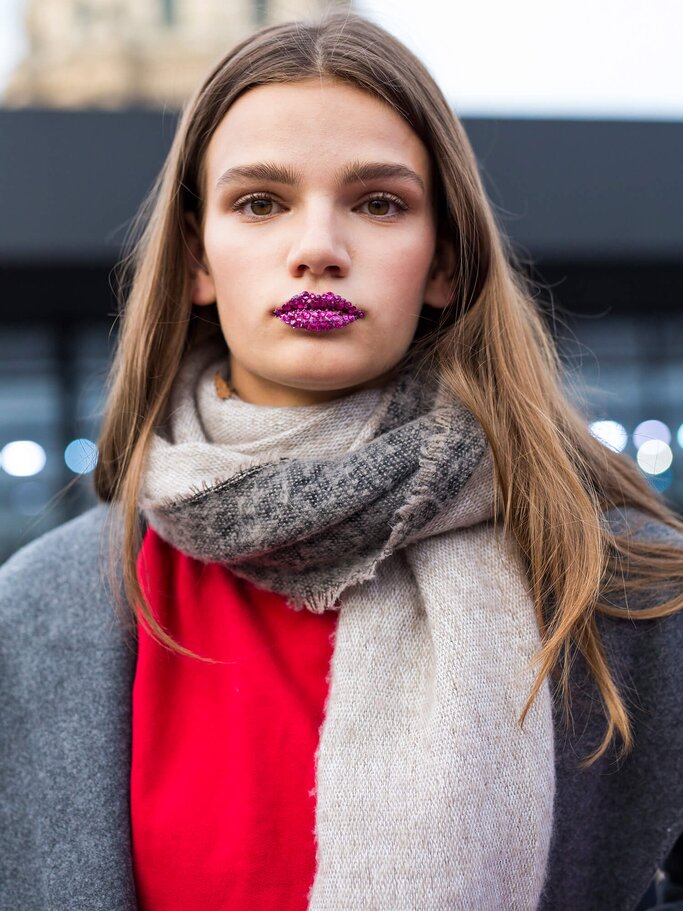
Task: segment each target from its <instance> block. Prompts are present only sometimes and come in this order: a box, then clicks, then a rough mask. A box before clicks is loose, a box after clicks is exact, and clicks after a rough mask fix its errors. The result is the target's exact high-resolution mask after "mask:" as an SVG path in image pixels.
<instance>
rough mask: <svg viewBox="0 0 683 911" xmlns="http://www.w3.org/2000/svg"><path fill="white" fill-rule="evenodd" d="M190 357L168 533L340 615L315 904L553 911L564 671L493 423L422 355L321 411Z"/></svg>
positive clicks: (164, 511) (202, 349) (322, 760)
mask: <svg viewBox="0 0 683 911" xmlns="http://www.w3.org/2000/svg"><path fill="white" fill-rule="evenodd" d="M226 363H227V354H226V351H225V347H224V345H223V343H222V341H221V342H220V343H216V342H209V343H205V344H202V345H200V346H198V347H196V348H195V349H194V350H193V351H192V352H191V353H190V354H188V355H187V356H186V358H185V360H184V362H183V364H182V367H181V370H180V372H179V374H178V378H177V380H176V383H175V384H174V388H173V391H172V395H171V399H170V402H169V409H168V412H167V415H166V419H165V421H164V424H163V425H162V426H160V427H159V428H158V429H157V433H156V434H155V436H154V439H153V442H152V446H151V448H150V451H149V454H148V462H147V465H146V472H145V477H144V484H143V489H142V496H141V502H140V506H141V509H142V511H143V513H144V515H145V517H146V519H147V521H148V522H149V523H150V525H151V526H152V527H153V528H154V529H155V530H156V531H157V532H158V533H159V534H160V535H161V536H162V537H163V538H164V539H165V540H167V541H169V542H170V543H171V544H173V545H174V546H176V547H177V548H179V549H180V550H182V551H184V552H185V553H188V554H190V555H192V556H194V557H196V558H198V559H201V560H204V561H207V562H214V561H216V562H220V563H223V564H225V565H226V566H228V567H230V569H231V570H232V571H233V572H234V573H235V574H237V575H239V576H242V577H244V578H247V579H250V580H251V581H253V582H254V583H256V584H257V585H260V586H262V587H264V588H266V589H269V590H272V591H276V592H280V593H282V594H283V595H285V596H286V598H287V600H288V603H289V604H290V606H291V607H292V608H294V609H308V610H312V611H315V612H321V611H324V610H329V609H338V610H340V615H339V622H338V627H337V634H336V640H335V650H334V656H333V661H332V668H331V681H330V691H329V697H328V703H327V706H326V713H325V721H324V724H323V727H322V729H321V733H320V744H319V749H318V753H317V756H316V770H317V775H316V782H317V785H316V798H317V800H316V838H317V845H318V855H317V872H316V877H315V881H314V883H313V887H312V890H311V894H310V899H309V909H310V911H340V909H342V908H343V909H345V911H355V909H358V911H370V909H377V911H404V909H405V911H408V909H414V908H417V907H419V908H420V909H422V911H446V909H468V911H491V909H493V908H500V909H520V911H532V909H535V908H536V907H537V905H538V902H539V898H540V894H541V890H542V885H543V881H544V877H545V866H546V861H547V855H548V849H549V842H550V833H551V829H552V808H553V795H554V768H553V756H554V752H553V727H552V713H551V701H550V694H549V690H548V687H547V684H546V685H544V687H543V688H542V689H541V691H540V693H539V695H538V697H537V698H536V700H535V702H534V703H533V706H532V709H531V711H530V712H529V714H528V716H527V719H526V721H525V725H524V728H523V729H521V728H520V727H519V725H518V723H517V719H518V718H519V715H520V713H521V711H522V708H523V706H524V704H525V702H526V699H527V698H528V695H529V692H530V690H531V686H532V683H533V679H534V675H533V670H532V668H531V659H532V658H533V656H534V655H535V653H536V651H537V649H538V647H539V644H540V640H539V633H538V629H537V625H536V619H535V612H534V607H533V603H532V600H531V598H530V596H529V593H528V583H527V580H526V577H525V574H524V570H523V566H522V563H521V560H520V558H519V555H518V553H517V551H516V550H515V548H514V547H513V545H512V543H511V542H510V541H509V540H507V539H506V538H504V536H503V534H502V532H501V531H500V529H498V528H495V527H494V525H493V524H492V523H491V522H490V521H488V520H490V519H491V509H492V507H491V491H492V486H491V484H492V478H491V460H490V453H489V450H488V446H487V443H486V440H485V437H484V435H483V432H482V430H481V428H480V427H479V425H478V424H477V422H476V421H475V420H474V418H473V417H472V415H470V414H469V413H468V412H467V411H466V410H465V409H464V408H463V407H462V406H461V405H459V403H455V402H454V401H453V399H452V397H450V396H449V394H448V392H447V391H446V390H445V389H444V388H442V387H441V386H440V385H439V384H438V383H435V382H423V381H418V380H417V379H416V377H415V374H414V369H413V367H412V366H411V365H408V366H406V367H405V368H404V369H402V370H401V371H399V373H398V374H397V375H396V376H395V378H394V379H393V380H392V381H391V382H390V383H389V384H388V385H387V386H386V387H385V388H384V389H382V390H375V389H368V390H362V391H359V392H355V393H352V394H350V395H348V396H346V397H344V398H341V399H337V400H335V401H333V402H330V403H327V404H325V405H321V406H311V407H304V408H282V409H274V408H262V407H261V406H253V405H249V404H247V403H244V402H240V401H239V400H237V401H235V400H234V399H227V400H223V399H219V398H218V397H217V395H216V392H215V389H214V385H213V375H214V373H215V371H216V370H217V369H224V368H225V366H226Z"/></svg>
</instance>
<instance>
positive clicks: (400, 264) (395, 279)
mask: <svg viewBox="0 0 683 911" xmlns="http://www.w3.org/2000/svg"><path fill="white" fill-rule="evenodd" d="M433 257H434V244H433V243H431V242H430V241H426V240H425V238H424V236H421V237H417V238H415V239H414V240H413V242H412V243H411V242H408V243H404V244H400V245H396V247H395V248H394V249H393V250H392V251H391V253H390V254H389V255H388V256H386V258H385V260H384V264H383V265H384V272H385V276H386V279H387V280H388V281H390V282H391V285H392V286H393V287H395V288H397V289H399V290H401V289H403V290H404V292H409V294H410V295H411V296H412V295H413V294H414V293H416V292H421V291H422V290H423V288H424V286H425V284H426V282H427V278H428V276H429V270H430V268H431V264H432V260H433ZM404 296H405V295H404Z"/></svg>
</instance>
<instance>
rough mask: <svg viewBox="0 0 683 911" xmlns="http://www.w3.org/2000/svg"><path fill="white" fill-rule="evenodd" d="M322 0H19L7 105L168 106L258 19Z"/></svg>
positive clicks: (293, 12) (300, 11) (287, 14)
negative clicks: (21, 47) (24, 46)
mask: <svg viewBox="0 0 683 911" xmlns="http://www.w3.org/2000/svg"><path fill="white" fill-rule="evenodd" d="M329 6H334V3H330V2H329V0H327V2H324V0H318V2H311V0H286V2H283V0H28V2H27V4H26V7H25V10H26V12H25V23H26V34H27V40H28V44H29V49H30V52H29V54H28V55H27V56H26V57H25V58H24V59H23V60H22V61H21V62H20V64H19V66H18V67H17V69H16V70H15V72H14V73H13V74H12V76H11V79H10V81H9V84H8V86H7V88H6V90H5V104H6V105H8V106H12V107H16V106H25V105H31V106H33V107H35V106H41V107H51V108H54V107H58V108H83V107H98V108H125V107H131V106H135V107H139V106H145V107H164V106H166V105H168V106H170V107H173V108H177V107H179V106H180V105H182V103H183V102H184V101H185V100H186V99H187V98H188V97H189V96H190V94H191V93H192V91H193V90H194V89H195V88H196V87H197V86H198V85H199V84H200V82H201V80H202V79H203V77H204V76H205V75H206V73H207V72H208V71H209V68H210V67H211V65H212V64H213V63H214V62H216V61H218V60H219V59H220V58H221V57H222V56H223V54H224V53H225V50H226V47H229V46H230V45H233V44H236V43H237V42H238V41H240V40H241V39H243V38H245V37H247V36H248V35H249V34H250V33H251V32H252V31H254V29H256V28H260V27H261V26H263V25H268V24H271V23H275V22H279V21H283V20H285V19H291V18H295V17H297V16H300V15H309V14H311V13H315V12H316V11H317V10H318V9H321V8H323V7H329Z"/></svg>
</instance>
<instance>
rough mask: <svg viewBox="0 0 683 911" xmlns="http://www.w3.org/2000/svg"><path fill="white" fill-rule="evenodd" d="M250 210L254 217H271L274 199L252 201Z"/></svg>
mask: <svg viewBox="0 0 683 911" xmlns="http://www.w3.org/2000/svg"><path fill="white" fill-rule="evenodd" d="M249 208H250V209H251V211H252V214H253V215H270V214H271V211H272V208H273V200H272V199H252V200H251V202H250V203H249Z"/></svg>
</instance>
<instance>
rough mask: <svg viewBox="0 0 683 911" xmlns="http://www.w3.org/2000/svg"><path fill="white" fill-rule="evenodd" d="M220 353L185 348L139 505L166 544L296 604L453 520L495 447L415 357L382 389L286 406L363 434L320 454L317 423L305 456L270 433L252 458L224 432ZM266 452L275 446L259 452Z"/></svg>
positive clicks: (320, 600) (364, 576)
mask: <svg viewBox="0 0 683 911" xmlns="http://www.w3.org/2000/svg"><path fill="white" fill-rule="evenodd" d="M225 361H226V354H225V351H224V349H223V352H222V353H221V351H220V349H218V348H216V347H215V346H214V345H204V346H201V347H199V348H197V349H195V350H194V351H193V352H191V353H190V354H189V355H188V356H186V359H185V361H184V363H183V365H182V367H181V370H180V372H179V375H178V378H177V381H176V383H175V385H174V389H173V392H172V396H171V401H170V407H169V411H168V418H167V422H166V425H165V429H163V430H161V429H159V430H158V432H157V433H156V435H155V437H154V439H153V442H152V445H151V448H150V450H149V453H148V461H147V466H146V475H145V479H144V484H143V488H142V496H141V501H140V507H141V509H142V512H143V514H144V516H145V518H146V519H147V521H148V522H149V524H150V525H151V526H152V527H153V528H154V529H155V530H156V531H157V532H158V533H159V534H160V535H161V536H162V537H163V538H164V539H165V540H167V541H169V542H170V543H171V544H173V545H174V546H175V547H177V548H178V549H179V550H181V551H183V552H185V553H187V554H189V555H191V556H193V557H196V558H198V559H201V560H204V561H206V562H220V563H224V564H226V565H227V566H229V567H230V569H231V570H232V571H233V572H234V573H236V574H237V575H239V576H242V577H243V578H246V579H249V580H251V581H253V582H254V583H255V584H257V585H260V586H262V587H263V588H266V589H269V590H271V591H276V592H279V593H281V594H284V595H286V596H287V597H288V601H289V603H290V605H291V606H292V607H295V608H307V609H309V610H312V611H315V612H321V611H323V610H326V609H330V608H335V607H338V599H339V596H340V595H341V593H342V592H343V591H344V590H345V589H346V588H348V587H349V586H350V585H354V584H356V583H359V582H362V581H365V580H368V579H370V578H372V577H373V575H374V574H375V571H376V568H377V566H378V564H379V563H380V562H381V561H382V560H384V559H385V558H386V557H388V556H390V555H391V554H392V553H393V552H394V551H396V550H398V549H400V548H402V547H405V546H406V544H407V543H411V542H414V541H418V540H420V539H421V537H426V536H428V535H429V534H432V533H433V530H434V528H438V529H439V530H440V531H443V530H448V528H449V527H451V525H450V522H449V519H448V515H449V510H450V509H451V508H452V505H453V502H454V500H455V498H456V497H457V495H458V493H459V492H460V491H461V490H462V488H463V486H464V485H465V484H466V482H467V481H468V480H469V479H470V477H471V476H472V474H473V472H474V470H475V468H476V467H477V465H478V464H479V463H480V462H481V461H482V459H483V458H484V456H485V455H486V454H487V450H488V447H487V443H486V439H485V437H484V434H483V431H482V430H481V428H480V426H479V425H478V423H477V422H476V421H475V420H474V418H473V417H472V415H471V414H470V413H469V412H467V411H466V410H465V409H464V408H463V407H462V406H460V405H459V404H457V403H454V402H453V399H452V397H451V396H449V394H448V393H447V392H446V391H445V390H444V389H443V388H441V387H439V385H438V384H437V383H436V382H431V383H428V382H425V381H424V380H423V379H416V378H415V373H414V368H413V367H412V366H410V365H409V366H407V367H405V368H404V369H403V370H402V371H401V372H399V373H398V374H397V375H396V377H395V378H394V379H393V380H392V381H391V382H390V384H389V385H388V386H387V388H386V389H385V390H384V391H383V392H382V393H378V392H377V391H376V390H367V391H364V392H356V393H353V394H351V395H350V396H348V398H347V399H343V398H342V399H340V400H337V401H335V402H334V403H330V405H329V407H327V406H313V407H312V408H311V409H309V408H306V407H304V408H297V409H282V412H283V414H284V413H285V412H299V413H301V415H302V418H303V420H304V422H305V421H306V418H308V417H309V416H311V415H313V416H314V417H315V416H316V415H318V416H322V417H325V416H327V417H328V418H329V413H326V411H327V412H329V409H332V411H333V416H336V418H337V420H340V421H341V420H342V419H343V422H344V427H345V430H346V431H347V434H346V435H347V436H348V430H349V427H351V429H352V430H353V433H352V434H351V437H355V438H356V443H355V444H354V446H352V447H351V448H349V447H348V444H347V445H346V446H345V448H344V449H343V450H342V451H341V452H339V451H336V452H335V453H334V454H333V455H329V454H327V455H323V456H321V455H320V452H321V451H322V452H325V451H326V449H325V446H323V447H322V450H321V448H320V446H315V445H314V444H315V442H316V440H315V433H316V428H317V427H319V423H316V421H315V420H312V421H309V423H310V428H309V433H310V434H311V450H312V455H311V456H307V455H302V454H301V451H300V449H299V451H298V452H297V451H295V452H294V454H293V455H292V454H291V453H290V455H289V456H285V457H284V458H283V457H282V451H283V449H282V448H281V447H279V446H278V441H277V438H275V439H274V440H273V445H272V446H271V447H270V450H269V448H268V446H267V442H268V441H267V440H266V441H264V446H263V447H261V450H262V451H261V455H260V456H259V457H256V456H249V455H245V453H244V451H237V450H236V448H235V446H234V445H231V444H230V443H229V442H220V440H221V439H226V430H225V422H226V420H229V415H230V407H229V401H228V402H226V401H223V400H220V399H219V398H218V397H217V396H216V393H215V390H214V388H213V375H214V372H215V369H216V367H217V366H220V365H221V363H223V364H224V363H225ZM373 396H374V398H373ZM369 403H370V405H371V406H372V407H371V410H370V411H369V410H368V404H369ZM243 404H244V403H243ZM226 406H228V407H227V408H226ZM251 407H254V408H255V407H258V406H251ZM268 410H269V411H271V412H272V411H274V410H277V409H268ZM293 417H294V416H293ZM299 420H300V419H299ZM354 422H355V426H354ZM294 423H295V424H296V423H298V421H295V422H294ZM330 432H332V433H333V428H332V429H331V428H330V422H329V420H328V421H327V422H326V430H325V433H326V434H330ZM229 436H230V435H229V433H228V434H227V439H229ZM263 450H265V451H270V452H271V453H272V454H271V457H270V458H266V459H265V461H264V458H263ZM284 451H285V452H286V451H287V447H285V449H284ZM327 451H328V452H329V447H328V448H327ZM454 521H457V520H454Z"/></svg>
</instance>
